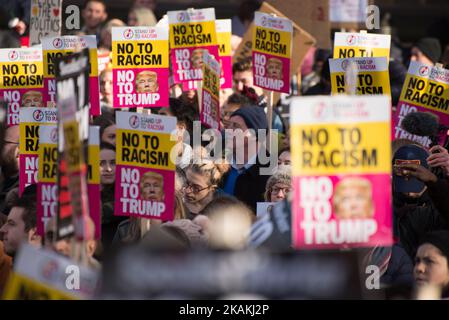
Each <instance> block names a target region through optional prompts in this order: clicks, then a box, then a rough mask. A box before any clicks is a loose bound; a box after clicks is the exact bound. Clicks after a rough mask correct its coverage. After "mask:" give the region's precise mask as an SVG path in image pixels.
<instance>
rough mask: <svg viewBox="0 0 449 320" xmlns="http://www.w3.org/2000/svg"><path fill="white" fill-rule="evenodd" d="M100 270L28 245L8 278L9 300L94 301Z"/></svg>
mask: <svg viewBox="0 0 449 320" xmlns="http://www.w3.org/2000/svg"><path fill="white" fill-rule="evenodd" d="M99 284H100V275H99V273H98V272H97V271H95V270H92V269H90V268H87V267H85V266H83V265H77V264H76V263H75V262H74V261H73V260H70V259H68V258H66V257H64V256H62V255H61V254H58V253H56V252H52V251H48V250H46V249H37V248H35V247H33V246H31V245H29V244H24V245H23V246H22V247H21V249H20V251H19V254H18V256H17V257H16V259H15V262H14V271H13V272H12V273H11V275H10V276H9V279H8V283H7V287H6V289H5V295H4V297H3V298H4V299H5V300H13V299H14V300H74V299H90V298H93V296H94V294H96V292H97V291H98V288H99Z"/></svg>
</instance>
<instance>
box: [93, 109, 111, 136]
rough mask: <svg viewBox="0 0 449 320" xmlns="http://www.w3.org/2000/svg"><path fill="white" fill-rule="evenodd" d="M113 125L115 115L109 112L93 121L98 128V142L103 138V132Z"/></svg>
mask: <svg viewBox="0 0 449 320" xmlns="http://www.w3.org/2000/svg"><path fill="white" fill-rule="evenodd" d="M114 124H115V113H113V112H112V111H111V112H103V114H102V115H100V116H98V117H96V118H95V120H94V125H95V126H99V127H100V141H101V137H102V136H103V133H104V130H106V128H107V127H110V126H112V125H114Z"/></svg>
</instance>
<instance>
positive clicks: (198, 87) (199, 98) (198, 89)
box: [195, 80, 203, 112]
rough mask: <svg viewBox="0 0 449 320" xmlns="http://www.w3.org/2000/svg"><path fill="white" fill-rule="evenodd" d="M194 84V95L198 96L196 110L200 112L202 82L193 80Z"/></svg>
mask: <svg viewBox="0 0 449 320" xmlns="http://www.w3.org/2000/svg"><path fill="white" fill-rule="evenodd" d="M195 84H196V94H197V96H198V109H199V111H200V112H201V101H202V93H203V83H202V80H195Z"/></svg>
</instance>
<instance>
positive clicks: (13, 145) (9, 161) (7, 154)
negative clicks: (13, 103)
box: [0, 126, 19, 176]
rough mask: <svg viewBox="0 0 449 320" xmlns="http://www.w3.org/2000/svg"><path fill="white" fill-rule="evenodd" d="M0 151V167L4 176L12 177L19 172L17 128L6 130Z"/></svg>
mask: <svg viewBox="0 0 449 320" xmlns="http://www.w3.org/2000/svg"><path fill="white" fill-rule="evenodd" d="M3 143H4V144H3V149H2V150H1V162H0V164H1V166H2V171H3V173H4V174H5V175H6V176H14V175H16V174H17V173H18V172H19V126H12V127H9V128H8V129H6V132H5V138H4V141H3Z"/></svg>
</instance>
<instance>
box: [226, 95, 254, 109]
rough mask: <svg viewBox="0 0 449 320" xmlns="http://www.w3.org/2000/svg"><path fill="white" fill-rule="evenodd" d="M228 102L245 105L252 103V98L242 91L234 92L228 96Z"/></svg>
mask: <svg viewBox="0 0 449 320" xmlns="http://www.w3.org/2000/svg"><path fill="white" fill-rule="evenodd" d="M226 103H232V104H238V105H239V106H241V107H243V106H245V105H247V104H251V100H250V99H249V98H248V97H247V96H245V95H243V94H241V93H233V94H231V95H230V96H229V97H228V100H227V101H226Z"/></svg>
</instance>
